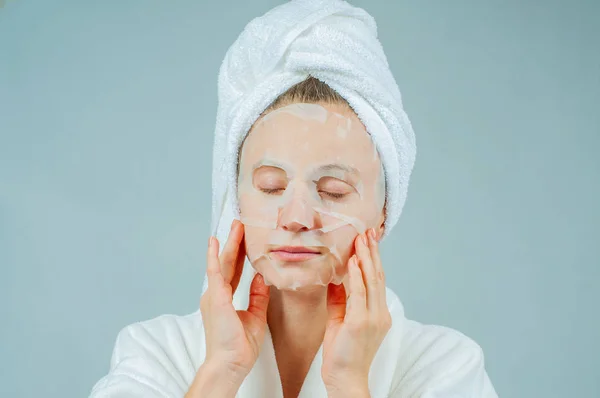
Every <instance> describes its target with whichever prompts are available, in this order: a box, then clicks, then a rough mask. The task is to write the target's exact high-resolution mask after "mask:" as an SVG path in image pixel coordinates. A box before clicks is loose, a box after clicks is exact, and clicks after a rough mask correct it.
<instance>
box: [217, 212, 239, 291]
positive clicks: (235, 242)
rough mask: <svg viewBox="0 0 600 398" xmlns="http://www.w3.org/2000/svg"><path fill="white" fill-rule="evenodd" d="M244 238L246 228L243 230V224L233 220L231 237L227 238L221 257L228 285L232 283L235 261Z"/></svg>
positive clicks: (230, 231)
mask: <svg viewBox="0 0 600 398" xmlns="http://www.w3.org/2000/svg"><path fill="white" fill-rule="evenodd" d="M243 237H244V228H242V223H240V222H239V221H238V220H233V222H232V223H231V229H230V230H229V236H228V237H227V242H226V243H225V247H223V252H222V253H221V256H220V257H219V261H220V262H221V267H222V272H223V278H224V279H225V282H227V283H230V282H231V280H232V279H233V275H234V273H235V266H236V262H235V260H236V259H237V257H238V252H239V249H240V243H241V242H242V239H243Z"/></svg>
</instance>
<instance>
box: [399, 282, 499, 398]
mask: <svg viewBox="0 0 600 398" xmlns="http://www.w3.org/2000/svg"><path fill="white" fill-rule="evenodd" d="M388 294H389V293H388ZM392 294H393V292H392ZM388 297H389V296H388ZM396 301H397V302H396ZM391 304H392V305H390V312H392V309H393V305H395V306H400V307H401V306H402V304H401V303H400V301H399V299H398V298H397V296H396V295H395V294H393V297H391ZM394 318H396V319H394ZM392 319H393V322H395V323H396V327H397V329H396V335H397V336H399V337H400V342H399V350H398V355H397V364H396V371H395V372H394V377H393V378H394V380H393V383H392V393H393V394H392V396H402V397H404V396H432V397H433V396H435V397H440V398H442V397H443V398H446V397H448V398H450V397H473V398H476V397H477V398H479V397H485V398H488V397H489V398H492V397H497V395H496V393H495V391H494V389H493V387H492V385H491V383H490V380H489V378H488V375H487V373H486V371H485V366H484V354H483V350H482V349H481V346H480V345H479V344H477V343H476V342H475V341H474V340H473V339H471V338H470V337H468V336H466V335H465V334H463V333H461V332H459V331H457V330H454V329H451V328H448V327H445V326H438V325H426V324H422V323H419V322H416V321H413V320H410V319H406V318H405V317H404V311H403V309H402V314H401V316H400V313H399V312H398V311H396V316H395V317H394V315H392Z"/></svg>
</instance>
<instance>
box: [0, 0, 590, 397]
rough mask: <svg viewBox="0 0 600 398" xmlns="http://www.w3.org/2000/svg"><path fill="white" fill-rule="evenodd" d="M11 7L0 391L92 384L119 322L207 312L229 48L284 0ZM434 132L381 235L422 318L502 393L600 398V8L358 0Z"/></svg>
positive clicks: (398, 281)
mask: <svg viewBox="0 0 600 398" xmlns="http://www.w3.org/2000/svg"><path fill="white" fill-rule="evenodd" d="M206 3H207V2H200V1H191V0H188V1H178V2H171V1H166V0H163V1H156V0H146V1H141V0H137V1H66V0H54V1H45V2H43V1H33V0H7V1H6V5H5V6H4V8H2V9H0V265H1V276H0V292H1V296H0V299H1V306H0V309H1V313H0V316H1V318H0V319H1V320H2V326H1V329H0V338H1V341H2V344H1V351H0V358H1V361H0V364H1V365H0V379H1V380H0V396H3V397H34V396H35V397H37V396H44V397H82V396H87V394H88V393H89V391H90V389H91V387H92V385H93V384H94V383H95V382H96V381H97V380H98V379H99V378H100V377H101V376H102V375H104V374H105V373H106V372H107V370H108V364H109V359H110V354H111V350H112V346H113V344H114V339H115V337H116V334H117V332H118V331H119V330H120V329H121V328H122V327H123V326H125V325H126V324H129V323H132V322H134V321H138V320H144V319H148V318H151V317H154V316H157V315H159V314H162V313H167V312H170V313H179V314H185V313H188V312H191V311H194V310H195V309H196V308H197V303H198V300H199V297H200V291H201V284H202V277H203V273H204V268H205V264H204V256H205V245H206V243H205V242H206V239H207V238H208V233H209V214H210V167H211V145H212V133H213V128H214V123H215V115H216V107H217V99H216V79H217V73H218V68H219V65H220V62H221V60H222V58H223V56H224V55H225V52H226V50H227V48H228V46H229V45H230V44H231V43H233V41H234V40H235V38H236V37H237V35H238V34H239V33H240V31H241V30H242V29H243V27H244V25H245V24H246V23H247V22H248V21H249V20H250V19H251V18H253V17H255V16H258V15H261V14H262V13H264V12H266V11H267V10H268V9H270V8H271V7H273V6H275V5H276V4H279V2H277V1H266V0H263V1H256V0H255V1H252V2H249V1H241V0H237V1H218V2H210V3H211V5H210V6H206V5H204V4H206ZM353 4H355V5H358V6H361V7H364V8H365V9H366V10H367V11H369V12H370V13H371V14H372V15H373V16H374V17H375V19H376V20H377V22H378V25H379V33H380V40H381V42H382V44H383V46H384V49H385V51H386V53H387V54H388V59H389V62H390V65H391V68H392V70H393V72H394V75H395V76H396V78H397V80H398V83H399V85H400V87H401V90H402V92H403V95H404V100H405V106H406V109H407V112H408V114H409V116H410V117H411V119H412V121H413V125H414V128H415V131H416V134H417V143H418V156H417V162H416V166H415V170H414V174H413V178H412V183H411V187H410V190H409V195H408V202H407V204H406V207H405V211H404V214H403V216H402V218H401V221H400V224H399V225H398V227H397V228H396V230H395V231H394V232H393V234H392V235H391V236H390V237H389V239H388V241H387V242H386V243H385V244H384V246H383V257H384V261H385V267H386V270H387V273H388V278H389V284H390V286H391V287H392V288H393V289H394V290H395V291H396V292H397V293H398V294H399V296H400V297H401V299H402V300H403V302H404V304H405V306H406V311H407V314H408V316H409V317H411V318H414V319H417V320H419V321H422V322H428V323H437V324H443V325H448V326H451V327H453V328H456V329H459V330H460V331H462V332H464V333H465V334H467V335H469V336H471V337H472V338H474V339H475V340H476V341H477V342H478V343H479V344H480V345H481V346H482V347H483V349H484V352H485V354H486V361H487V368H488V372H489V374H490V377H491V378H492V381H493V382H494V384H495V386H496V389H497V391H498V393H499V394H500V396H502V397H544V398H551V397H556V398H559V397H560V398H564V397H575V396H577V397H598V396H600V381H599V379H600V370H599V367H600V365H599V362H598V357H599V355H600V349H599V348H600V344H599V343H598V338H599V337H600V325H599V323H600V321H599V319H598V318H599V313H600V311H599V310H598V308H597V306H598V304H599V303H600V293H599V289H598V285H599V279H600V274H599V270H598V268H599V265H600V260H599V258H600V250H599V249H598V245H599V243H600V239H599V235H600V234H599V231H598V225H599V221H600V211H599V210H598V204H599V203H600V186H599V185H600V184H599V172H600V157H599V155H598V151H599V146H600V116H599V115H600V51H599V48H600V44H599V43H600V3H599V2H597V1H592V0H590V1H583V0H579V1H562V2H559V1H541V0H540V1H533V0H532V1H523V0H507V1H491V0H488V1H481V0H460V1H453V2H450V1H446V0H437V1H416V0H413V1H408V0H405V1H397V2H393V4H392V2H386V1H372V0H371V1H367V0H362V1H356V2H354V3H353Z"/></svg>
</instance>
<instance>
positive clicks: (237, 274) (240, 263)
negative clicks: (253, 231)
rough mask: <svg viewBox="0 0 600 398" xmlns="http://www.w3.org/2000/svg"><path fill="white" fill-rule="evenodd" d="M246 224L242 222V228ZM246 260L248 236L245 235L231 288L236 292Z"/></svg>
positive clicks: (236, 261)
mask: <svg viewBox="0 0 600 398" xmlns="http://www.w3.org/2000/svg"><path fill="white" fill-rule="evenodd" d="M243 228H244V225H243V224H242V229H243ZM245 261H246V238H245V237H243V238H242V241H241V242H240V249H239V251H238V256H237V259H236V260H235V271H234V273H233V278H232V279H231V289H232V291H233V292H234V293H235V291H236V290H237V288H238V285H239V284H240V278H241V277H242V271H243V270H244V262H245Z"/></svg>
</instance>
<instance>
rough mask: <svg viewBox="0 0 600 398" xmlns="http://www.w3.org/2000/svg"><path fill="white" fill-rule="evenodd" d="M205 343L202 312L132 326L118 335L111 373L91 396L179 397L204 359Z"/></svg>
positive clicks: (167, 315)
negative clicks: (116, 394) (117, 394)
mask: <svg viewBox="0 0 600 398" xmlns="http://www.w3.org/2000/svg"><path fill="white" fill-rule="evenodd" d="M203 342H204V329H203V327H202V317H201V315H200V312H199V311H197V312H194V313H191V314H188V315H184V316H179V315H172V314H165V315H161V316H158V317H156V318H153V319H149V320H146V321H142V322H135V323H132V324H130V325H128V326H126V327H124V328H123V329H121V331H120V332H119V333H118V335H117V338H116V342H115V345H114V348H113V352H112V358H111V361H110V370H109V373H108V374H107V375H106V376H104V377H103V378H102V379H101V380H100V381H98V383H96V385H95V386H94V388H93V390H92V395H91V396H92V397H105V396H106V397H108V396H111V394H113V393H114V392H117V393H121V394H123V393H127V394H130V395H128V396H132V397H137V396H151V397H154V396H159V397H164V396H179V395H180V394H182V393H185V391H186V388H187V386H188V385H189V384H190V382H191V380H193V377H194V375H195V372H196V369H197V367H198V366H199V363H200V362H201V361H202V359H203V358H204V345H203V344H202V343H203ZM138 393H139V395H136V394H138Z"/></svg>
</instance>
